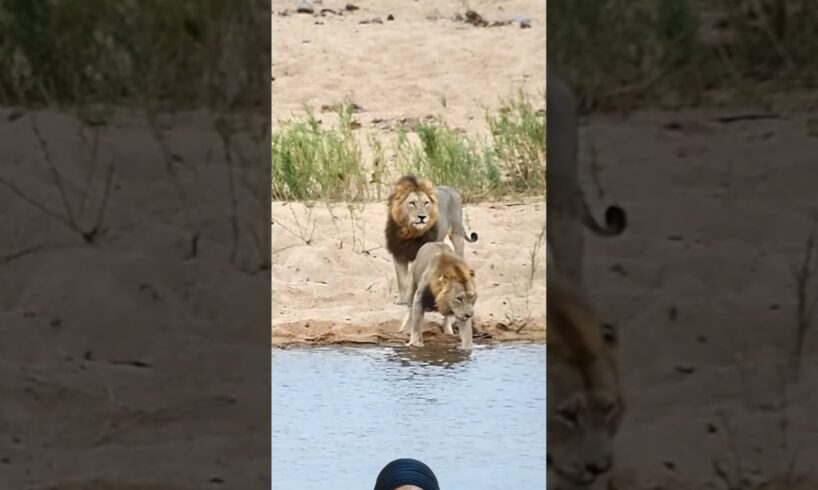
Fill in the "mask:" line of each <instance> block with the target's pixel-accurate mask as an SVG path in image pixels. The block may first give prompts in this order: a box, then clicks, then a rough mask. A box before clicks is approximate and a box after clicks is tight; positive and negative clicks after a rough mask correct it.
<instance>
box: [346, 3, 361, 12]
mask: <svg viewBox="0 0 818 490" xmlns="http://www.w3.org/2000/svg"><path fill="white" fill-rule="evenodd" d="M344 9H345V10H346V11H347V12H354V11H356V10H358V9H360V7H358V6H357V5H353V4H351V3H348V4H347V6H346V7H344Z"/></svg>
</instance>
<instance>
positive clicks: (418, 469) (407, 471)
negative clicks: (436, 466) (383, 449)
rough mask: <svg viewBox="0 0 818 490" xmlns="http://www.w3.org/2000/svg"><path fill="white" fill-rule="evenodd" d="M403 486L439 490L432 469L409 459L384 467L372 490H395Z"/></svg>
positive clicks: (396, 461) (393, 462) (397, 460)
mask: <svg viewBox="0 0 818 490" xmlns="http://www.w3.org/2000/svg"><path fill="white" fill-rule="evenodd" d="M403 486H415V487H417V488H420V489H421V490H440V487H439V486H438V484H437V477H436V476H435V474H434V472H433V471H432V469H431V468H429V467H428V466H426V465H425V464H423V463H421V462H420V461H418V460H416V459H411V458H402V459H396V460H395V461H392V462H391V463H389V464H387V465H386V466H384V467H383V469H382V470H381V472H380V474H378V479H377V480H376V481H375V489H374V490H397V489H399V488H401V487H403Z"/></svg>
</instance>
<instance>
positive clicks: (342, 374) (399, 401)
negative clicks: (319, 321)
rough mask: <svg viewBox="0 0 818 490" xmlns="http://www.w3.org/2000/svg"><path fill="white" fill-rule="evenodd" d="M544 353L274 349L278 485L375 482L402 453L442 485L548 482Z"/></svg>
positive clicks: (459, 488) (340, 487) (520, 348)
mask: <svg viewBox="0 0 818 490" xmlns="http://www.w3.org/2000/svg"><path fill="white" fill-rule="evenodd" d="M545 350H546V349H545V345H544V344H527V345H505V346H498V347H478V348H477V349H475V350H474V351H473V352H472V353H464V352H462V351H459V350H450V349H442V348H440V349H435V348H429V347H427V348H423V349H406V348H400V349H392V348H310V349H292V350H275V351H273V353H272V379H273V387H272V388H273V389H272V392H273V400H272V407H273V413H272V429H273V440H272V455H273V462H272V474H273V485H272V488H273V490H313V489H315V490H319V489H321V490H323V489H326V488H333V489H336V490H368V489H371V488H372V487H373V486H374V483H375V477H376V476H377V474H378V472H379V471H380V469H381V468H382V467H383V465H385V464H386V463H388V462H389V461H391V460H392V459H395V458H400V457H410V458H416V459H420V460H421V461H424V462H425V463H427V464H428V465H429V466H431V467H432V469H433V470H434V471H435V473H436V474H437V476H438V479H439V480H440V483H441V488H442V490H466V489H470V490H495V489H497V490H499V489H511V488H513V489H523V490H524V489H538V488H545V473H546V467H545Z"/></svg>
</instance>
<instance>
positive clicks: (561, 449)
mask: <svg viewBox="0 0 818 490" xmlns="http://www.w3.org/2000/svg"><path fill="white" fill-rule="evenodd" d="M549 361H551V359H549ZM597 363H599V364H598V365H597V366H589V367H588V368H589V369H588V370H587V371H586V372H583V371H582V370H580V369H578V368H577V367H576V366H573V365H570V364H566V363H560V362H555V363H552V362H549V363H548V466H549V481H548V483H549V485H548V487H549V488H550V489H554V490H557V489H559V490H573V489H591V488H599V487H598V485H599V484H601V482H602V481H603V480H604V479H605V476H606V473H607V472H608V471H609V470H610V469H611V466H612V465H613V451H612V443H613V440H614V435H615V434H616V432H617V429H618V428H619V424H620V421H621V419H622V414H623V412H624V405H623V403H622V400H621V398H620V396H619V391H618V384H617V382H616V381H615V376H614V373H613V371H612V368H613V366H611V365H608V364H607V363H606V362H603V361H602V360H599V361H597ZM589 375H590V376H589Z"/></svg>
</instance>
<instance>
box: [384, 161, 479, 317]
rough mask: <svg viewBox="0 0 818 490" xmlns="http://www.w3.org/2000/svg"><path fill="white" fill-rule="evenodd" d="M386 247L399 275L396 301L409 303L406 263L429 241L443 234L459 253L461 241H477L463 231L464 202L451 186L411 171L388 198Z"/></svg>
mask: <svg viewBox="0 0 818 490" xmlns="http://www.w3.org/2000/svg"><path fill="white" fill-rule="evenodd" d="M387 207H388V211H389V212H388V215H387V219H386V248H387V250H389V253H390V254H392V261H393V263H394V264H395V273H396V275H397V277H398V291H399V298H398V301H397V304H399V305H402V304H408V303H409V301H410V300H411V296H408V295H407V290H408V288H407V284H406V283H407V281H408V275H409V273H408V270H409V263H410V262H412V261H414V260H415V257H416V256H417V254H418V250H420V247H422V246H423V245H424V244H426V243H429V242H442V241H443V240H445V239H446V235H448V236H449V239H450V240H451V241H452V245H454V249H455V251H456V252H457V254H458V255H459V256H460V257H463V256H464V255H463V247H464V241H467V242H470V243H473V242H476V241H477V233H472V234H471V235H468V236H467V235H466V231H465V230H464V229H463V202H462V200H461V199H460V194H458V193H457V191H455V190H454V189H452V188H451V187H445V186H438V187H434V185H432V183H431V182H430V181H429V180H427V179H423V178H418V177H415V176H414V175H405V176H403V177H401V178H400V179H399V180H398V182H397V183H396V184H395V188H394V190H393V191H392V194H391V195H390V196H389V200H388V201H387Z"/></svg>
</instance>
